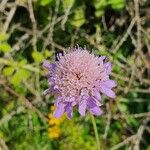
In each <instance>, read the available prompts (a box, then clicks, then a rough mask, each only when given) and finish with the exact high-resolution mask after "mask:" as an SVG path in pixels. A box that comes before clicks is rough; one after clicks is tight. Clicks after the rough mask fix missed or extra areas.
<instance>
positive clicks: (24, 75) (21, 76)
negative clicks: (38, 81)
mask: <svg viewBox="0 0 150 150" xmlns="http://www.w3.org/2000/svg"><path fill="white" fill-rule="evenodd" d="M30 75H31V73H30V72H29V71H27V70H25V69H20V70H18V71H17V72H16V73H15V74H14V76H13V77H12V78H11V81H10V82H11V83H12V84H13V85H16V86H17V85H19V84H20V83H21V81H22V80H27V79H28V78H29V77H30Z"/></svg>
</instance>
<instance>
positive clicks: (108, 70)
mask: <svg viewBox="0 0 150 150" xmlns="http://www.w3.org/2000/svg"><path fill="white" fill-rule="evenodd" d="M105 68H106V72H107V74H110V73H111V70H112V64H111V63H110V62H107V63H105Z"/></svg>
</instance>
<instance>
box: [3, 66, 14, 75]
mask: <svg viewBox="0 0 150 150" xmlns="http://www.w3.org/2000/svg"><path fill="white" fill-rule="evenodd" d="M14 71H15V68H14V67H6V68H4V69H3V75H4V76H11V75H12V74H13V72H14Z"/></svg>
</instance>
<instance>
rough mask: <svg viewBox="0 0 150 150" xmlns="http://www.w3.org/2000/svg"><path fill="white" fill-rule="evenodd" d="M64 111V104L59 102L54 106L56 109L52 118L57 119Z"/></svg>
mask: <svg viewBox="0 0 150 150" xmlns="http://www.w3.org/2000/svg"><path fill="white" fill-rule="evenodd" d="M64 111H65V104H64V103H62V102H60V103H59V104H58V105H57V106H56V109H55V110H54V113H53V115H54V117H55V118H59V117H61V116H62V114H63V113H64Z"/></svg>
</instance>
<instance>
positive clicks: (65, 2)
mask: <svg viewBox="0 0 150 150" xmlns="http://www.w3.org/2000/svg"><path fill="white" fill-rule="evenodd" d="M74 2H75V0H63V5H64V8H68V6H70V5H71V6H73V4H74Z"/></svg>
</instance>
